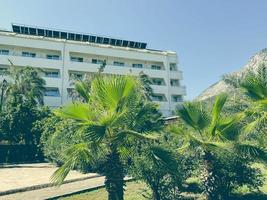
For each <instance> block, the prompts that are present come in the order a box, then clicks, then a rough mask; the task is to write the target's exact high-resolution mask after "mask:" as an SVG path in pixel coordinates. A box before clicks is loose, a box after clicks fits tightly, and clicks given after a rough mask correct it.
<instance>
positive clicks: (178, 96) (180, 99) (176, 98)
mask: <svg viewBox="0 0 267 200" xmlns="http://www.w3.org/2000/svg"><path fill="white" fill-rule="evenodd" d="M172 101H173V102H181V101H183V97H182V96H181V95H172Z"/></svg>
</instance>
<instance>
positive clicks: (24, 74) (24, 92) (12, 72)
mask: <svg viewBox="0 0 267 200" xmlns="http://www.w3.org/2000/svg"><path fill="white" fill-rule="evenodd" d="M9 62H10V64H11V66H10V67H9V70H8V72H7V75H8V76H9V78H10V79H11V81H10V82H9V83H8V87H7V90H6V95H7V96H12V98H14V99H16V98H17V97H18V98H19V97H21V98H22V99H24V100H25V99H27V100H29V101H30V102H32V103H33V104H35V105H37V104H40V105H43V103H44V102H43V97H44V91H45V87H44V86H45V80H44V79H42V78H41V77H40V76H39V74H38V70H36V69H34V68H32V67H28V66H27V67H25V68H19V67H16V66H14V65H13V63H12V62H11V61H10V60H9ZM9 94H13V95H9Z"/></svg>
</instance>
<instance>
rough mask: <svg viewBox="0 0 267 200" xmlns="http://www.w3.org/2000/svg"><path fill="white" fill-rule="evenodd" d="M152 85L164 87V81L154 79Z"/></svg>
mask: <svg viewBox="0 0 267 200" xmlns="http://www.w3.org/2000/svg"><path fill="white" fill-rule="evenodd" d="M152 84H153V85H164V80H163V79H159V78H153V79H152Z"/></svg>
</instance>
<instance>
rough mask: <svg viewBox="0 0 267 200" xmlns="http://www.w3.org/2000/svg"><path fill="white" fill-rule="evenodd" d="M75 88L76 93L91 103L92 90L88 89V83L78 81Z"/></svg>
mask: <svg viewBox="0 0 267 200" xmlns="http://www.w3.org/2000/svg"><path fill="white" fill-rule="evenodd" d="M74 87H75V90H76V92H78V94H79V96H81V97H82V98H83V100H84V101H85V102H89V100H90V88H88V87H87V85H86V83H84V82H81V81H77V82H76V83H75V85H74Z"/></svg>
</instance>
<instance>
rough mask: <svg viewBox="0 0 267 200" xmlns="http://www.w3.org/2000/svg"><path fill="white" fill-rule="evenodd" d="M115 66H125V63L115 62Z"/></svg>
mask: <svg viewBox="0 0 267 200" xmlns="http://www.w3.org/2000/svg"><path fill="white" fill-rule="evenodd" d="M113 65H115V66H124V63H123V62H117V61H114V62H113Z"/></svg>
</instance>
